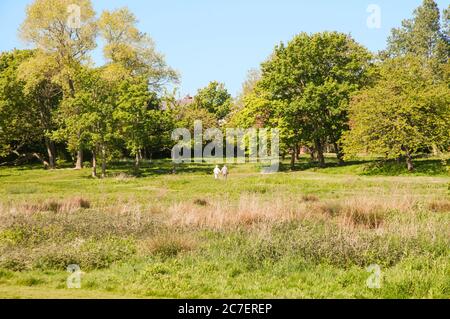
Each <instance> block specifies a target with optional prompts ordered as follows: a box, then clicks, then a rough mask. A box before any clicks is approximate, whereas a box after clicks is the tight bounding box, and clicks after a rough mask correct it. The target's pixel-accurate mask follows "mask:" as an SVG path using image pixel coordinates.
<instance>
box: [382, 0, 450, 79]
mask: <svg viewBox="0 0 450 319" xmlns="http://www.w3.org/2000/svg"><path fill="white" fill-rule="evenodd" d="M449 9H450V5H449V6H448V7H447V9H444V10H443V13H442V19H441V14H440V12H439V7H438V5H437V3H436V2H435V1H434V0H424V1H423V3H422V5H421V6H419V7H418V8H417V9H415V10H414V13H413V17H412V18H411V19H406V20H403V21H402V26H401V27H400V28H394V29H392V31H391V35H390V36H389V38H388V46H387V49H386V50H385V51H383V52H382V54H381V56H382V57H398V56H405V55H408V54H412V55H415V56H418V57H421V58H423V59H426V60H429V62H428V63H430V66H431V67H432V68H433V71H434V74H435V75H438V76H439V77H440V78H442V67H441V66H440V64H445V63H447V61H448V58H449V54H450V33H449V19H450V15H449Z"/></svg>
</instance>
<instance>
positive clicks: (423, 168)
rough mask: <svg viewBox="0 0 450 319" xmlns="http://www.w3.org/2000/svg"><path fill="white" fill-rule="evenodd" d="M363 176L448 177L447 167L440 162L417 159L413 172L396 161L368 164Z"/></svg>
mask: <svg viewBox="0 0 450 319" xmlns="http://www.w3.org/2000/svg"><path fill="white" fill-rule="evenodd" d="M363 175H369V176H372V175H384V176H395V175H427V176H437V175H449V172H448V171H447V167H446V166H445V165H444V164H443V163H442V161H440V160H433V159H425V160H424V159H417V160H415V161H414V171H412V172H409V171H408V169H407V167H406V164H405V163H403V162H401V163H398V162H396V161H376V162H372V163H369V164H368V165H367V166H366V167H365V169H364V173H363Z"/></svg>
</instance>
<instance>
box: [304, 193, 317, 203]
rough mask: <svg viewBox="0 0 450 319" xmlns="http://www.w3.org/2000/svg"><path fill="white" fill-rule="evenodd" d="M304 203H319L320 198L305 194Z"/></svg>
mask: <svg viewBox="0 0 450 319" xmlns="http://www.w3.org/2000/svg"><path fill="white" fill-rule="evenodd" d="M302 201H304V202H318V201H319V198H318V197H317V196H315V195H312V194H305V195H303V196H302Z"/></svg>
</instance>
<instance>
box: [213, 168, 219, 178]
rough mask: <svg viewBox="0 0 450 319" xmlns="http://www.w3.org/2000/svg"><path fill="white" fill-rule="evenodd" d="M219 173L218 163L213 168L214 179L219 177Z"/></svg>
mask: <svg viewBox="0 0 450 319" xmlns="http://www.w3.org/2000/svg"><path fill="white" fill-rule="evenodd" d="M219 174H220V168H219V165H216V168H215V169H214V179H219Z"/></svg>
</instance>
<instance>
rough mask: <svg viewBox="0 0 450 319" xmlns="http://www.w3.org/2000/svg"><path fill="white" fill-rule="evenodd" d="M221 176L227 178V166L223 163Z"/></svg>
mask: <svg viewBox="0 0 450 319" xmlns="http://www.w3.org/2000/svg"><path fill="white" fill-rule="evenodd" d="M222 176H223V178H225V179H227V177H228V167H226V166H225V165H224V166H223V167H222Z"/></svg>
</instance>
